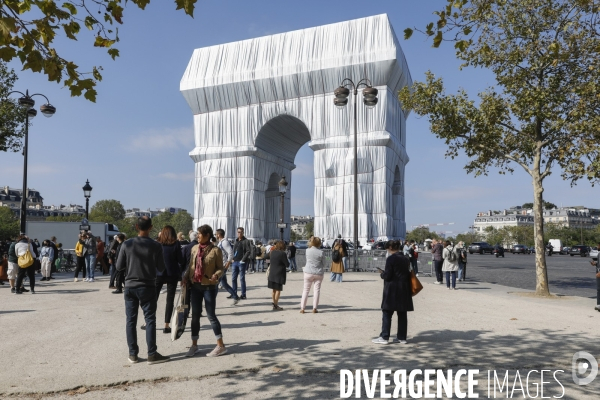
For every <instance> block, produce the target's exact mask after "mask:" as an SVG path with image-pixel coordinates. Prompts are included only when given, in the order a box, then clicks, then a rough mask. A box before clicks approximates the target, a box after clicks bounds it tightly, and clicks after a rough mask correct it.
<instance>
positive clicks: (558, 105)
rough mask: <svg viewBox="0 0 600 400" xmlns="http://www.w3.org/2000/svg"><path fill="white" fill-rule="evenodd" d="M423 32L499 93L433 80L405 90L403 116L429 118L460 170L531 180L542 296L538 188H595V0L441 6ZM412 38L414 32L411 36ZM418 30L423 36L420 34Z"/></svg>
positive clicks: (598, 32)
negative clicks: (552, 179)
mask: <svg viewBox="0 0 600 400" xmlns="http://www.w3.org/2000/svg"><path fill="white" fill-rule="evenodd" d="M435 14H436V15H437V16H438V22H437V30H434V28H433V26H434V24H433V23H430V24H429V25H427V26H426V28H425V31H424V33H425V34H426V35H428V36H434V35H435V37H434V38H433V45H434V47H437V46H439V45H440V44H441V43H442V42H443V41H444V40H447V41H451V42H454V44H455V46H454V47H455V49H456V56H457V57H458V58H459V59H460V60H462V61H463V62H464V63H463V67H464V66H470V67H474V68H486V69H489V70H490V71H491V72H492V73H493V74H494V75H495V78H496V82H497V87H490V88H488V89H487V90H485V91H483V92H481V93H479V94H478V99H477V101H474V100H473V99H471V98H470V97H469V96H468V94H467V93H466V92H465V91H464V90H462V89H461V90H459V91H458V93H456V94H447V93H446V92H445V88H444V84H443V81H442V79H441V78H436V77H435V76H434V75H433V74H432V73H431V72H427V73H426V76H425V81H424V82H415V83H414V85H413V87H412V88H408V87H407V88H404V89H403V90H402V91H401V92H400V94H399V99H400V101H401V102H402V105H403V107H404V108H405V109H412V110H414V111H415V113H416V114H417V115H426V116H428V118H429V122H430V129H431V131H432V133H433V134H435V135H436V136H437V137H439V138H440V139H442V140H444V142H445V143H446V147H447V152H446V156H447V157H451V158H454V157H456V156H458V154H459V153H464V154H465V155H466V156H467V157H468V158H469V161H468V162H467V164H466V165H465V170H466V171H467V173H473V174H475V176H479V175H487V174H488V172H489V170H490V169H492V168H495V169H497V170H498V171H499V172H500V173H501V174H505V173H507V172H509V173H512V172H513V171H514V168H515V166H517V167H520V168H523V169H524V170H525V171H526V172H527V173H528V174H529V175H531V177H532V184H533V199H534V207H533V208H534V215H535V218H536V222H535V223H536V227H537V230H536V232H537V236H536V240H535V245H536V252H537V254H536V279H537V284H536V293H538V294H540V295H548V294H549V289H548V276H547V270H546V263H545V258H544V255H543V245H544V243H543V233H544V228H543V220H542V211H543V196H542V195H543V191H544V187H543V182H544V179H545V178H546V177H548V176H549V175H550V174H551V173H552V172H553V168H554V169H556V170H560V171H561V174H562V177H563V179H565V180H569V181H570V182H571V184H576V183H577V181H578V180H580V179H583V178H586V179H588V180H589V181H590V182H591V183H592V184H594V183H597V182H599V181H600V179H599V178H600V146H598V132H599V131H600V113H599V111H600V96H598V92H599V86H598V82H600V57H599V54H598V53H599V52H600V25H599V24H600V18H599V17H600V12H599V7H598V4H597V2H596V1H595V0H564V1H560V2H558V1H551V0H490V1H468V0H448V2H447V5H446V7H444V9H443V10H439V11H437V12H436V13H435ZM415 30H417V31H419V30H418V29H415ZM421 32H423V31H421Z"/></svg>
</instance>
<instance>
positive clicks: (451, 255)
mask: <svg viewBox="0 0 600 400" xmlns="http://www.w3.org/2000/svg"><path fill="white" fill-rule="evenodd" d="M445 246H446V247H445V248H444V251H443V253H442V257H443V258H444V265H443V266H442V271H444V272H445V273H446V287H447V288H448V290H450V289H452V290H456V271H458V254H457V251H456V248H455V247H454V246H452V244H451V243H450V241H449V240H446V242H445ZM451 277H452V287H450V278H451Z"/></svg>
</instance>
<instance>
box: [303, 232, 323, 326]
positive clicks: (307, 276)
mask: <svg viewBox="0 0 600 400" xmlns="http://www.w3.org/2000/svg"><path fill="white" fill-rule="evenodd" d="M320 248H321V239H319V238H318V237H311V238H310V240H309V241H308V249H307V250H306V266H305V267H304V268H303V271H304V291H303V292H302V300H301V301H300V314H304V307H306V301H307V300H308V293H309V292H310V287H311V286H312V285H313V283H314V285H315V288H314V291H313V311H312V312H313V313H314V314H316V313H318V311H317V307H318V306H319V296H320V294H321V283H322V282H323V274H324V271H323V251H321V249H320Z"/></svg>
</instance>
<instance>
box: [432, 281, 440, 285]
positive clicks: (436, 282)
mask: <svg viewBox="0 0 600 400" xmlns="http://www.w3.org/2000/svg"><path fill="white" fill-rule="evenodd" d="M433 284H434V285H441V284H442V282H438V281H435V282H433Z"/></svg>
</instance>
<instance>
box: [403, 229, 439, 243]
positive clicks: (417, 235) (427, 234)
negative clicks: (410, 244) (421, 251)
mask: <svg viewBox="0 0 600 400" xmlns="http://www.w3.org/2000/svg"><path fill="white" fill-rule="evenodd" d="M425 239H440V235H438V234H437V233H435V232H432V231H430V230H429V228H428V227H419V228H415V229H413V230H412V231H409V232H407V233H406V240H409V241H410V240H414V241H415V243H425Z"/></svg>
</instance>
